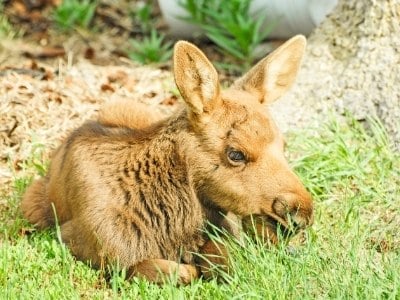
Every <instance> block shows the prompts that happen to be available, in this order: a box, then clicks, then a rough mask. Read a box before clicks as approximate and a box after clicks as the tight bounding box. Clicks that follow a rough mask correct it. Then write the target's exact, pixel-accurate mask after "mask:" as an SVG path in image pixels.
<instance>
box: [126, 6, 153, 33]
mask: <svg viewBox="0 0 400 300" xmlns="http://www.w3.org/2000/svg"><path fill="white" fill-rule="evenodd" d="M152 12H153V10H152V3H151V1H150V3H145V2H138V3H137V5H136V8H135V9H134V11H133V12H132V14H131V15H132V18H133V20H134V21H135V22H136V23H137V24H138V25H139V26H140V29H141V31H142V33H143V34H148V33H150V32H151V28H152V27H153V26H154V20H153V19H152Z"/></svg>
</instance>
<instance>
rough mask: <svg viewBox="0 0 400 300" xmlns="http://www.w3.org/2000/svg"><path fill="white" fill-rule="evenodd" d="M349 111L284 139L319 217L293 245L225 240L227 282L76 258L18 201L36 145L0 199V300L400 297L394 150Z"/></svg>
mask: <svg viewBox="0 0 400 300" xmlns="http://www.w3.org/2000/svg"><path fill="white" fill-rule="evenodd" d="M369 124H372V125H370V126H369V128H368V129H364V127H363V126H362V125H361V124H360V123H358V122H356V121H354V120H353V119H351V118H347V119H346V121H345V122H343V123H339V122H337V121H335V120H334V119H333V118H331V120H328V121H327V123H326V124H323V125H321V126H320V127H318V128H313V129H309V130H303V131H301V132H300V131H299V132H292V133H291V134H289V135H288V136H287V141H288V156H289V158H290V161H291V164H292V165H293V167H294V168H295V169H296V171H297V173H298V174H299V175H300V177H301V178H302V179H303V181H304V183H305V185H306V186H307V188H308V189H309V190H310V191H311V192H312V194H313V195H314V199H315V224H314V226H313V227H312V228H310V229H308V230H307V231H306V232H304V233H302V234H300V235H299V236H297V237H296V238H295V239H294V240H293V241H292V244H291V246H290V247H289V248H288V247H285V246H284V245H280V246H278V247H276V248H273V249H270V248H267V247H265V246H264V245H262V244H261V243H260V242H258V241H252V240H250V239H249V238H246V237H244V240H243V241H242V242H241V243H234V242H232V243H231V244H230V248H231V252H232V256H231V261H232V269H233V272H232V273H231V274H229V275H227V274H225V275H224V278H225V281H224V282H217V281H216V280H212V281H202V280H198V281H195V282H193V283H192V284H191V285H189V286H181V287H177V286H176V285H175V284H174V280H173V279H171V283H169V284H165V285H163V286H157V285H153V284H150V283H148V282H146V281H144V280H138V279H134V280H133V281H131V282H128V281H125V280H124V279H123V274H124V272H123V271H119V270H113V271H112V276H111V278H109V279H106V278H105V276H104V274H103V273H101V272H100V271H96V270H93V269H91V268H90V267H88V266H87V265H85V264H84V263H82V262H79V261H76V260H75V259H74V257H73V256H71V254H70V253H69V251H68V249H67V248H65V247H64V246H63V245H62V244H61V243H60V239H59V232H58V231H57V230H56V229H52V230H48V231H45V232H37V231H35V230H34V228H32V226H31V225H29V224H28V223H27V222H26V221H24V220H23V218H22V216H21V214H20V212H19V210H18V205H19V202H20V200H21V195H22V194H23V192H24V190H25V188H26V186H27V185H28V184H29V182H30V181H31V180H32V175H33V174H40V173H43V170H44V169H46V166H47V163H48V162H47V161H43V160H42V159H41V155H40V151H43V150H41V149H40V148H39V150H38V151H36V152H35V153H33V154H32V159H30V162H29V163H27V164H26V166H25V167H24V168H25V169H24V171H23V172H19V174H24V175H23V176H22V175H18V177H16V178H15V179H14V182H13V185H14V186H13V189H12V193H11V195H10V194H7V195H3V196H2V197H1V200H0V299H16V298H18V299H78V298H88V299H104V298H119V299H315V298H318V299H325V298H340V299H400V234H399V230H398V228H399V226H400V216H399V215H400V214H399V212H400V201H399V200H400V199H399V198H400V155H399V153H398V152H395V151H394V150H391V146H390V143H389V142H388V138H387V135H386V134H385V132H384V130H383V129H382V126H381V125H380V124H379V123H378V122H376V121H373V120H371V121H370V122H369Z"/></svg>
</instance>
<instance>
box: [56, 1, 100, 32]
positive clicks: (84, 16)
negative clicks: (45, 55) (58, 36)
mask: <svg viewBox="0 0 400 300" xmlns="http://www.w3.org/2000/svg"><path fill="white" fill-rule="evenodd" d="M96 7H97V1H96V0H63V1H62V3H61V4H60V5H59V6H57V8H56V9H55V10H54V14H53V20H54V21H55V23H56V25H57V26H58V27H59V28H60V29H62V30H65V31H68V30H71V29H74V28H75V27H82V28H85V29H87V28H88V27H89V25H90V24H91V22H92V20H93V17H94V14H95V12H96Z"/></svg>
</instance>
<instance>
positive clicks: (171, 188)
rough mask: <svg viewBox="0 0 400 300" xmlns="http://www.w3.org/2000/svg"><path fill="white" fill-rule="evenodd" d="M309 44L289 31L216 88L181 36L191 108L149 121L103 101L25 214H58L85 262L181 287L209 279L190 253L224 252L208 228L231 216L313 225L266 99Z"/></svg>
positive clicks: (178, 55) (185, 93)
mask: <svg viewBox="0 0 400 300" xmlns="http://www.w3.org/2000/svg"><path fill="white" fill-rule="evenodd" d="M305 44H306V42H305V38H304V37H302V36H296V37H294V38H292V39H291V40H289V41H288V42H286V43H285V44H283V45H282V46H281V47H279V48H278V49H277V50H275V51H274V52H273V53H272V54H270V55H269V56H267V57H266V58H264V59H263V60H261V61H260V62H259V63H258V64H257V65H256V66H254V67H253V68H252V69H251V70H250V71H249V72H248V73H247V74H246V75H244V76H243V77H242V78H240V79H238V80H237V81H236V82H235V83H234V84H233V85H232V86H231V87H230V88H229V89H226V90H221V88H220V85H219V82H218V74H217V72H216V70H215V68H214V67H213V66H212V64H211V63H210V62H209V60H208V59H207V58H206V56H205V55H204V54H203V53H202V52H201V51H200V50H199V49H198V48H196V47H195V46H194V45H192V44H190V43H188V42H184V41H180V42H178V43H177V44H176V45H175V51H174V75H175V81H176V85H177V86H178V88H179V91H180V93H181V95H182V97H183V99H184V102H185V104H186V105H185V107H184V108H183V109H181V110H180V111H178V112H176V113H174V114H173V115H172V116H170V117H169V118H167V119H164V120H160V121H156V122H153V121H151V122H148V123H149V124H148V125H146V124H143V120H144V119H145V118H143V115H146V114H148V115H150V114H151V112H149V111H146V110H144V109H141V110H140V109H137V108H136V106H132V105H131V106H129V105H122V106H121V105H120V106H119V107H118V106H116V107H112V105H111V106H109V109H104V110H103V111H102V113H101V114H100V118H99V120H98V121H89V122H86V123H85V124H84V125H82V126H81V127H80V128H78V129H76V130H75V131H74V132H72V134H71V135H70V136H69V137H68V138H67V139H66V141H65V142H64V143H63V144H62V145H61V146H60V147H59V148H58V149H57V150H56V151H55V153H54V155H53V159H52V163H51V166H50V170H49V172H48V174H47V176H46V177H44V178H41V179H39V180H37V181H35V182H33V184H32V185H31V186H30V187H29V188H28V190H27V191H26V194H25V195H24V198H23V200H22V203H21V209H22V212H23V214H24V216H25V217H26V218H27V219H28V220H29V221H30V222H31V223H32V224H35V225H36V226H37V227H38V228H45V227H48V226H53V225H55V222H56V220H57V221H58V223H59V225H60V226H61V235H62V240H63V241H64V242H65V243H66V245H67V246H68V247H69V248H70V250H71V252H72V253H73V254H74V255H75V256H76V257H77V258H78V259H80V260H83V261H89V262H91V264H92V265H93V266H95V267H101V266H102V265H103V264H112V263H116V262H118V263H119V264H120V265H122V267H124V268H126V269H127V270H128V273H129V274H130V275H132V276H141V277H144V278H147V279H148V280H150V281H153V282H159V283H161V282H163V280H165V277H166V276H169V275H171V274H176V276H177V278H178V281H179V282H180V283H189V282H190V281H191V280H193V279H194V278H198V277H200V276H202V275H205V276H207V275H206V274H208V273H207V263H205V261H204V260H202V261H200V262H199V260H198V259H197V256H196V255H193V253H200V254H202V255H203V256H206V257H207V255H208V256H209V257H210V258H211V259H212V258H213V257H214V256H213V254H223V255H226V254H227V253H226V250H225V249H223V248H222V249H221V247H223V246H222V245H216V244H214V242H213V241H211V240H209V239H208V238H207V235H205V234H204V229H205V228H206V226H207V224H209V223H211V224H213V225H215V226H217V227H222V226H224V224H226V222H225V220H224V215H226V214H227V213H228V212H229V213H233V214H235V215H237V216H239V217H241V218H246V217H248V216H249V215H258V216H259V215H261V216H266V217H268V218H269V220H273V222H272V223H274V222H275V225H276V224H281V225H282V226H284V227H285V226H287V224H288V222H289V220H291V221H290V222H291V223H292V224H294V226H295V227H297V228H298V229H302V228H304V227H306V226H308V225H310V224H311V223H312V220H313V217H312V215H313V204H312V199H311V196H310V194H309V193H308V192H307V191H306V189H305V188H304V186H303V185H302V183H301V182H300V180H299V178H298V177H297V176H296V175H295V174H294V173H293V171H292V170H291V169H290V167H289V166H288V164H287V162H286V160H285V158H284V154H283V152H284V141H283V137H282V135H281V134H280V133H279V131H278V129H277V127H276V125H275V124H274V122H273V120H272V118H271V117H270V115H269V113H268V111H267V109H266V107H265V105H266V104H268V103H271V102H273V101H275V100H276V99H278V98H279V97H280V96H281V95H282V94H284V93H285V92H286V91H287V90H288V89H289V88H290V86H291V85H292V83H293V82H294V80H295V77H296V74H297V72H298V69H299V65H300V62H301V59H302V56H303V53H304V48H305ZM116 105H118V104H116ZM150 119H151V117H150V116H149V120H150ZM55 216H56V217H55ZM272 228H273V226H272ZM268 233H269V234H271V240H272V241H273V240H275V239H276V237H274V236H273V235H274V234H276V231H274V230H268ZM215 261H216V262H220V263H226V262H227V261H228V260H227V259H226V257H225V258H224V257H222V258H215Z"/></svg>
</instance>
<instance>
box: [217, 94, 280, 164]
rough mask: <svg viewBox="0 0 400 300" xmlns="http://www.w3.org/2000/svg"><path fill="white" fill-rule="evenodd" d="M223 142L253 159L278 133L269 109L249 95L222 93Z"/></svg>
mask: <svg viewBox="0 0 400 300" xmlns="http://www.w3.org/2000/svg"><path fill="white" fill-rule="evenodd" d="M222 101H223V105H222V106H223V107H224V112H223V114H222V116H221V117H222V118H223V119H224V122H223V123H224V124H225V126H224V127H225V128H224V131H225V132H224V133H223V134H224V139H225V140H226V141H227V143H228V144H229V146H231V147H235V148H238V149H241V150H245V151H246V152H247V153H248V154H249V155H250V156H253V157H254V159H255V158H256V156H258V154H259V153H261V152H262V151H263V149H265V147H266V146H267V145H268V144H269V143H271V142H273V141H274V140H275V139H276V138H277V137H279V133H278V132H277V129H276V127H275V124H274V123H273V120H272V119H271V117H270V116H269V113H268V111H267V109H266V107H265V106H264V105H262V104H260V102H259V100H258V99H257V98H256V97H254V96H251V95H249V94H248V93H245V92H242V93H239V92H238V91H235V92H234V93H223V94H222Z"/></svg>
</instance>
